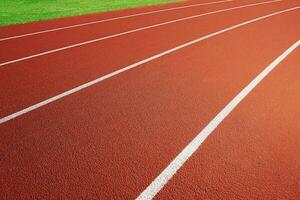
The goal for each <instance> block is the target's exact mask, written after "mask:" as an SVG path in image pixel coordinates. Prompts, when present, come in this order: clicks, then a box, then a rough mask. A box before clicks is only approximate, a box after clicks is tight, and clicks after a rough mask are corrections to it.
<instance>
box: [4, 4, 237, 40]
mask: <svg viewBox="0 0 300 200" xmlns="http://www.w3.org/2000/svg"><path fill="white" fill-rule="evenodd" d="M229 1H233V0H222V1H211V2H204V3H195V4H191V5H185V6H178V7H173V8H167V9H158V10H153V11H149V12H142V13H136V14H131V15H125V16H119V17H113V18H108V19H102V20H96V21H91V22H86V23H79V24H78V23H77V24H73V25H69V26H63V27H57V28H52V29H46V28H45V30H41V31H36V32H28V33H25V34H18V35H12V36H9V37H4V38H0V41H5V40H12V39H16V38H22V37H28V36H33V35H39V34H45V33H49V32H56V31H61V30H65V29H73V28H78V27H83V26H89V25H93V24H99V23H103V22H108V21H115V20H120V19H126V18H131V17H139V16H143V15H150V14H155V13H161V12H168V11H174V10H181V9H187V8H192V7H200V6H205V5H211V4H218V3H226V2H229Z"/></svg>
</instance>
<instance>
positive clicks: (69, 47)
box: [0, 0, 282, 67]
mask: <svg viewBox="0 0 300 200" xmlns="http://www.w3.org/2000/svg"><path fill="white" fill-rule="evenodd" d="M279 1H282V0H272V1H265V2H261V3H254V4H247V5H244V6H238V7H233V8H228V9H222V10H217V11H213V12H208V13H203V14H199V15H193V16H190V17H185V18H181V19H176V20H172V21H168V22H163V23H159V24H155V25H151V26H146V27H142V28H138V29H134V30H130V31H125V32H121V33H117V34H114V35H110V36H106V37H101V38H97V39H94V40H88V41H86V42H81V43H77V44H73V45H69V46H65V47H62V48H57V49H53V50H50V51H45V52H42V53H38V54H34V55H31V56H26V57H22V58H18V59H15V60H11V61H7V62H4V63H0V67H2V66H4V65H8V64H13V63H17V62H20V61H24V60H28V59H31V58H36V57H40V56H44V55H47V54H51V53H55V52H58V51H63V50H67V49H71V48H74V47H78V46H82V45H86V44H91V43H95V42H99V41H102V40H106V39H110V38H114V37H118V36H122V35H126V34H130V33H135V32H138V31H143V30H146V29H151V28H155V27H159V26H163V25H167V24H172V23H176V22H180V21H185V20H189V19H193V18H197V17H202V16H206V15H211V14H216V13H221V12H226V11H231V10H236V9H241V8H246V7H252V6H257V5H262V4H268V3H274V2H279Z"/></svg>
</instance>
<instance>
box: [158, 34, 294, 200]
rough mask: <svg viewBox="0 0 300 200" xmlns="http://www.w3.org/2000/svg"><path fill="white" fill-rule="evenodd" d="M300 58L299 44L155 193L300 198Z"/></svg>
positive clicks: (185, 196) (169, 196)
mask: <svg viewBox="0 0 300 200" xmlns="http://www.w3.org/2000/svg"><path fill="white" fill-rule="evenodd" d="M299 33H300V32H299ZM299 58H300V48H297V49H296V50H295V51H294V52H293V53H292V54H291V55H290V56H288V57H287V58H286V59H285V60H284V61H283V62H282V63H281V64H280V65H279V66H278V67H276V69H275V70H274V71H273V72H271V73H270V74H269V75H268V77H266V78H265V80H263V81H262V83H261V84H260V85H258V86H257V88H256V89H254V91H253V92H252V93H250V94H249V96H248V98H246V99H245V101H244V102H242V103H241V105H240V106H239V107H238V108H237V109H236V110H234V111H233V112H232V114H231V115H230V116H229V117H227V118H226V119H225V121H224V122H223V123H222V124H221V125H220V126H219V128H217V129H216V130H215V133H213V134H212V135H211V136H209V138H208V139H207V140H206V141H205V142H204V144H202V146H201V147H200V149H199V150H198V152H197V153H195V154H194V155H193V156H192V157H191V159H190V160H189V161H187V163H186V165H185V166H184V167H183V168H182V169H181V170H179V172H178V174H176V175H175V176H174V177H173V179H172V180H171V181H170V182H169V183H168V184H167V186H166V187H165V188H164V189H163V190H162V191H161V193H159V195H158V196H157V197H156V198H155V199H166V198H167V199H174V198H176V199H220V198H222V199H299V198H300V193H299V186H300V185H299V184H300V158H299V154H300V136H299V130H300V125H299V120H300V118H299V110H300V98H299V91H300V81H299V74H300V70H299V66H300V59H299Z"/></svg>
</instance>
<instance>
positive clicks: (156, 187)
mask: <svg viewBox="0 0 300 200" xmlns="http://www.w3.org/2000/svg"><path fill="white" fill-rule="evenodd" d="M299 45H300V40H298V42H296V43H295V44H293V45H292V46H291V47H290V48H288V49H287V50H286V51H285V52H284V53H283V54H282V55H280V56H279V57H278V58H276V60H274V61H273V62H272V63H271V64H270V65H269V66H268V67H267V68H265V69H264V70H263V71H262V72H261V73H260V74H259V75H258V76H257V77H256V78H255V79H254V80H252V81H251V82H250V83H249V84H248V85H247V86H246V87H245V88H244V89H243V90H242V91H241V92H240V93H239V94H238V95H237V96H235V97H234V98H233V99H232V100H231V101H230V102H229V103H228V104H227V105H226V106H225V108H223V110H221V112H219V113H218V114H217V116H215V118H213V119H212V120H211V121H210V122H209V124H207V126H206V127H205V128H204V129H203V130H202V131H201V132H200V133H198V135H197V136H196V137H195V138H194V139H193V140H192V141H191V142H190V143H189V144H188V145H187V146H186V147H185V148H184V149H183V150H182V151H181V152H180V153H179V154H178V155H177V156H176V158H175V159H174V160H173V161H172V162H171V163H170V164H169V165H168V166H167V167H166V168H165V169H164V170H163V171H162V172H161V173H160V174H159V175H158V176H157V177H156V178H155V179H154V181H153V182H152V183H151V184H150V185H149V186H148V187H147V188H146V189H145V190H144V191H143V192H142V193H141V194H140V195H139V196H138V197H137V200H149V199H153V198H154V197H155V195H156V194H157V193H158V192H159V191H160V190H161V189H162V188H163V187H164V186H165V185H166V184H167V182H168V181H169V180H170V179H171V178H172V177H173V176H174V175H175V174H176V172H177V171H178V170H179V169H180V168H181V167H182V166H183V164H184V163H185V162H186V161H187V160H188V159H189V158H190V157H191V156H192V155H193V154H194V153H195V152H196V151H197V150H198V148H199V147H200V145H201V144H202V143H203V142H204V140H205V139H206V138H207V137H208V136H209V135H210V134H211V133H212V132H213V131H214V130H215V129H216V128H217V127H218V125H219V124H220V123H221V122H222V121H223V120H224V119H225V118H226V117H227V116H228V115H229V114H230V113H231V111H232V110H233V109H234V108H235V107H237V105H238V104H239V103H240V102H241V101H242V100H243V99H244V98H245V97H246V96H247V95H248V94H249V93H250V92H251V91H252V90H253V89H254V88H255V87H256V86H257V85H258V84H259V83H260V82H261V81H262V80H263V79H264V78H265V77H266V76H267V75H268V74H269V73H270V72H271V71H272V70H273V69H274V68H275V67H276V66H277V65H278V64H279V63H280V62H281V61H282V60H284V59H285V58H286V57H287V56H288V55H289V54H290V53H291V52H292V51H293V50H295V49H296V48H297V47H298V46H299Z"/></svg>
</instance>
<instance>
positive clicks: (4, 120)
mask: <svg viewBox="0 0 300 200" xmlns="http://www.w3.org/2000/svg"><path fill="white" fill-rule="evenodd" d="M297 9H300V6H296V7H292V8H289V9H285V10H281V11H278V12H274V13H271V14H268V15H264V16H261V17H258V18H254V19H252V20H248V21H245V22H242V23H240V24H237V25H234V26H230V27H228V28H226V29H222V30H220V31H217V32H214V33H211V34H209V35H206V36H204V37H200V38H198V39H195V40H192V41H190V42H187V43H184V44H182V45H180V46H177V47H174V48H172V49H169V50H167V51H164V52H161V53H159V54H156V55H154V56H151V57H149V58H146V59H144V60H141V61H139V62H136V63H134V64H131V65H128V66H127V67H124V68H121V69H119V70H116V71H114V72H111V73H109V74H106V75H104V76H101V77H99V78H97V79H95V80H92V81H90V82H87V83H85V84H82V85H80V86H77V87H75V88H73V89H70V90H68V91H65V92H63V93H61V94H58V95H56V96H54V97H51V98H49V99H46V100H44V101H41V102H39V103H37V104H34V105H32V106H29V107H27V108H25V109H23V110H20V111H18V112H15V113H13V114H10V115H8V116H6V117H3V118H1V119H0V124H2V123H4V122H7V121H9V120H12V119H14V118H17V117H19V116H21V115H24V114H26V113H28V112H31V111H33V110H36V109H38V108H40V107H42V106H45V105H47V104H49V103H52V102H54V101H57V100H59V99H61V98H63V97H66V96H68V95H71V94H73V93H76V92H78V91H80V90H83V89H85V88H87V87H90V86H92V85H95V84H97V83H99V82H101V81H104V80H106V79H109V78H111V77H114V76H116V75H118V74H121V73H123V72H125V71H128V70H130V69H133V68H136V67H138V66H140V65H142V64H145V63H148V62H150V61H152V60H155V59H158V58H160V57H162V56H165V55H167V54H170V53H172V52H175V51H177V50H180V49H182V48H185V47H188V46H191V45H193V44H195V43H198V42H200V41H203V40H206V39H208V38H211V37H214V36H217V35H220V34H222V33H225V32H228V31H230V30H233V29H236V28H239V27H241V26H245V25H247V24H250V23H253V22H256V21H260V20H262V19H266V18H269V17H272V16H275V15H279V14H282V13H286V12H290V11H294V10H297Z"/></svg>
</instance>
